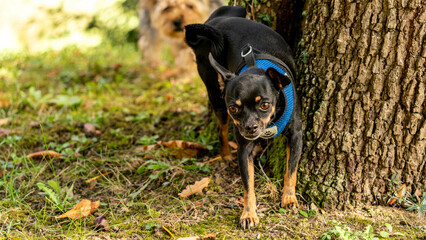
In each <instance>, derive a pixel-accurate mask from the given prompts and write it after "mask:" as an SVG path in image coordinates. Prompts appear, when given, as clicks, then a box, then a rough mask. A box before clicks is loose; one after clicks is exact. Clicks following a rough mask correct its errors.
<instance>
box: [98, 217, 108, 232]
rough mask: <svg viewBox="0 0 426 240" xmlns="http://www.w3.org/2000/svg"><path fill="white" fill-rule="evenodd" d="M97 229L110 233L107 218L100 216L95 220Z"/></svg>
mask: <svg viewBox="0 0 426 240" xmlns="http://www.w3.org/2000/svg"><path fill="white" fill-rule="evenodd" d="M95 229H96V230H105V231H109V229H110V228H109V223H108V220H107V219H106V217H104V216H99V217H97V218H96V219H95Z"/></svg>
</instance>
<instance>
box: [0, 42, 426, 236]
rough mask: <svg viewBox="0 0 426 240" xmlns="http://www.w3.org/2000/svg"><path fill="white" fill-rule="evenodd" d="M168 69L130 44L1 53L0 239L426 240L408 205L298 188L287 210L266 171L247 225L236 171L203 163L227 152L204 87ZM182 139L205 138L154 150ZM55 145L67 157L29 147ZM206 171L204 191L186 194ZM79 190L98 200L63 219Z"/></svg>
mask: <svg viewBox="0 0 426 240" xmlns="http://www.w3.org/2000/svg"><path fill="white" fill-rule="evenodd" d="M164 71H165V69H157V70H155V71H153V70H149V69H147V68H145V67H143V66H141V64H140V54H139V53H138V52H137V51H136V50H135V49H134V48H133V46H130V45H129V46H127V45H126V46H122V47H108V46H102V47H99V48H94V49H90V50H87V51H83V50H80V49H78V48H67V49H65V50H62V51H51V52H46V53H43V54H35V55H24V54H18V55H8V56H2V57H1V58H0V167H1V168H0V239H178V238H182V237H192V238H188V239H196V238H195V237H199V239H321V238H323V239H337V235H338V234H340V236H341V237H342V239H357V238H359V239H376V238H377V239H382V238H390V239H426V221H425V217H418V214H417V213H416V212H409V211H406V210H404V209H402V208H396V207H394V208H392V207H385V206H369V207H364V208H359V209H350V210H346V211H336V210H331V209H317V208H316V207H315V206H314V205H312V204H311V203H307V202H305V201H304V200H303V198H302V197H301V196H300V195H299V196H298V197H299V202H300V203H301V210H299V211H296V212H289V211H286V210H284V209H280V208H279V191H277V190H276V189H280V186H281V184H282V183H280V181H279V180H278V179H274V178H273V176H266V175H265V174H263V173H262V171H260V170H259V169H256V192H257V201H258V215H259V218H260V225H259V226H258V227H255V228H252V229H250V230H245V231H244V230H242V229H241V228H240V227H239V226H238V220H239V217H240V214H241V211H242V205H241V204H242V202H241V199H242V192H243V190H242V185H241V178H240V177H239V174H238V168H237V167H228V166H225V164H224V163H223V162H222V161H220V160H218V161H215V162H212V163H208V164H204V163H203V162H205V161H207V160H210V159H213V158H215V157H217V156H218V154H219V152H218V141H217V139H216V136H215V134H211V133H212V132H214V128H215V125H214V121H211V122H209V121H207V120H206V119H209V118H208V116H209V113H208V112H209V111H208V109H207V108H206V106H207V94H206V91H205V89H204V85H203V84H202V82H201V80H200V79H198V78H197V79H191V80H190V81H188V80H187V81H169V79H161V78H160V76H161V73H162V72H164ZM174 140H183V141H185V142H193V143H197V144H198V146H201V147H199V148H197V149H195V150H194V149H185V148H184V149H176V148H170V147H167V146H166V145H165V144H157V146H156V147H154V145H155V144H156V143H158V142H159V141H162V142H167V141H174ZM194 145H195V144H194ZM144 146H151V147H144ZM47 150H50V151H55V152H57V153H60V154H61V156H56V157H54V156H52V157H48V156H44V157H43V155H41V156H38V157H37V156H36V157H30V156H28V154H31V153H34V152H39V151H47ZM256 166H260V165H258V163H257V164H256ZM299 174H302V173H299ZM205 177H210V178H211V181H210V183H209V185H208V186H207V187H206V188H205V189H204V190H203V193H201V194H198V195H195V196H189V197H186V198H185V199H182V198H181V197H180V196H179V193H181V192H182V190H184V189H185V188H186V186H187V185H190V184H194V183H195V182H196V181H199V180H201V179H202V178H205ZM82 199H88V200H91V201H98V200H99V201H100V205H99V207H97V208H96V209H93V213H92V214H90V215H88V216H86V217H82V218H80V219H75V220H73V219H70V218H56V217H57V216H60V215H61V214H63V213H64V212H67V211H69V210H71V209H72V208H73V207H74V206H75V205H76V204H77V203H78V202H79V201H80V200H82ZM99 216H104V217H105V218H104V219H106V220H107V221H108V223H109V227H107V226H106V224H104V223H102V224H96V223H95V219H96V218H97V217H99ZM343 236H346V237H343ZM209 237H210V238H209Z"/></svg>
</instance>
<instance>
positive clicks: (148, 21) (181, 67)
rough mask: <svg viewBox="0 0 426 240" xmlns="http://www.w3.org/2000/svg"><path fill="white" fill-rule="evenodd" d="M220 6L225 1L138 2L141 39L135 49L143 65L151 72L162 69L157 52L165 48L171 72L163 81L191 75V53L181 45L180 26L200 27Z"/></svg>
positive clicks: (171, 0) (182, 42)
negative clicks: (139, 52) (169, 57)
mask: <svg viewBox="0 0 426 240" xmlns="http://www.w3.org/2000/svg"><path fill="white" fill-rule="evenodd" d="M224 2H225V0H140V1H139V19H140V22H139V32H140V35H141V37H140V38H139V41H138V45H139V49H140V50H141V51H142V54H143V58H144V60H145V64H147V66H148V67H151V68H158V67H160V66H164V63H163V62H162V56H161V55H162V54H161V52H162V49H163V46H164V45H165V44H168V45H169V46H170V51H171V54H172V55H173V59H174V64H175V70H174V71H168V74H167V75H168V76H164V77H169V76H173V75H177V74H179V76H182V75H195V74H196V70H195V69H196V64H195V62H194V61H193V59H194V57H193V53H192V51H191V49H190V48H189V47H188V46H187V45H186V44H185V42H184V26H185V25H188V24H193V23H203V22H204V21H205V20H207V18H208V16H209V15H210V13H211V12H213V11H214V10H215V9H216V8H218V7H219V6H222V5H224Z"/></svg>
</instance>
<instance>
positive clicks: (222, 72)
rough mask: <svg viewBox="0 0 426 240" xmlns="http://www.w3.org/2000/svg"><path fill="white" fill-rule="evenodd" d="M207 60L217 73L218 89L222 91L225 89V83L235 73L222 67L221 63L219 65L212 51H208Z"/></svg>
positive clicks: (233, 76)
mask: <svg viewBox="0 0 426 240" xmlns="http://www.w3.org/2000/svg"><path fill="white" fill-rule="evenodd" d="M209 61H210V65H212V67H213V68H214V70H216V72H217V73H218V75H219V77H218V81H219V86H220V90H221V91H223V90H224V89H225V85H226V83H227V82H228V81H229V80H231V79H233V78H235V77H236V75H235V74H234V73H233V72H231V71H229V70H228V69H226V68H225V67H223V66H222V65H220V64H219V63H218V62H216V60H215V59H214V57H213V55H212V53H209Z"/></svg>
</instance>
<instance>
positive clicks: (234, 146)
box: [228, 141, 238, 149]
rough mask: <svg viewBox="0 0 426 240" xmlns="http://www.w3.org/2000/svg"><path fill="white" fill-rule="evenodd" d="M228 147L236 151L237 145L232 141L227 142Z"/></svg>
mask: <svg viewBox="0 0 426 240" xmlns="http://www.w3.org/2000/svg"><path fill="white" fill-rule="evenodd" d="M228 145H229V146H230V147H231V148H233V149H237V148H238V144H237V143H235V142H233V141H229V142H228Z"/></svg>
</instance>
